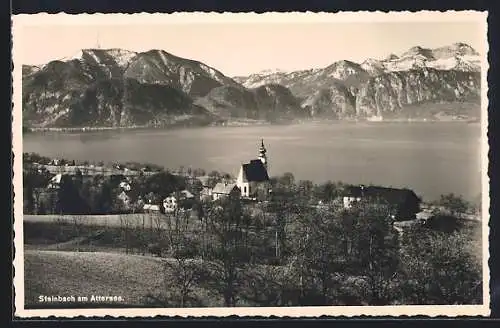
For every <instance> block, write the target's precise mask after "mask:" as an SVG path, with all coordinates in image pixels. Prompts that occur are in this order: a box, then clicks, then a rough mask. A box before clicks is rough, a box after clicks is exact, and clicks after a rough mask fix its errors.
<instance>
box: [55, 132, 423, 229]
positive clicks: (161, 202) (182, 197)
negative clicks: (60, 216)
mask: <svg viewBox="0 0 500 328" xmlns="http://www.w3.org/2000/svg"><path fill="white" fill-rule="evenodd" d="M63 176H64V174H61V173H59V174H56V175H55V176H54V177H52V179H51V180H50V182H49V185H48V189H52V190H54V189H57V188H58V187H59V185H60V183H61V181H62V178H63ZM117 179H118V181H117V183H118V187H119V190H120V192H119V194H118V196H117V197H118V199H119V200H120V201H121V202H122V203H123V204H124V207H125V208H131V207H132V204H131V203H132V202H131V197H130V196H129V195H130V193H131V190H132V188H133V184H132V182H131V179H130V177H129V176H126V175H119V176H117ZM189 179H190V180H191V182H193V180H195V181H194V182H196V184H197V185H198V186H200V188H197V189H196V191H194V190H181V191H176V192H173V193H172V194H170V195H168V196H167V197H166V198H165V199H158V198H157V196H156V195H154V194H153V193H149V194H146V195H141V196H140V197H139V199H138V201H137V203H138V204H134V206H135V208H137V209H139V210H142V211H144V212H164V213H173V212H175V211H176V210H177V209H189V208H191V207H192V205H193V204H194V203H196V202H198V201H201V202H208V201H217V200H220V199H223V198H228V197H229V198H241V199H245V200H248V201H260V200H265V199H268V197H269V196H270V195H271V193H272V190H271V183H270V175H269V159H268V156H267V149H266V147H265V145H264V140H261V143H260V147H259V149H258V156H257V158H255V159H252V160H250V161H249V162H246V163H242V164H241V165H240V167H239V171H238V175H237V177H236V178H235V179H232V180H231V179H221V181H218V182H217V183H216V184H215V185H214V184H213V182H211V179H210V177H208V176H199V177H189ZM188 185H191V186H192V185H193V183H190V184H188ZM188 189H189V188H188ZM363 199H377V200H379V201H382V202H385V203H387V204H388V205H390V206H391V208H393V211H392V216H393V217H394V218H395V219H396V220H412V219H415V218H418V215H420V216H421V215H422V212H420V204H421V200H420V198H419V197H418V196H417V195H416V194H415V193H414V192H413V191H412V190H409V189H396V188H385V187H377V186H363V185H360V186H348V187H345V188H344V190H343V194H342V196H341V198H340V199H339V200H340V201H341V206H342V207H343V208H344V209H349V208H351V207H353V205H354V204H355V203H357V202H360V201H361V200H363ZM417 214H418V215H417Z"/></svg>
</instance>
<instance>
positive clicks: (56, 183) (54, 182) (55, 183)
mask: <svg viewBox="0 0 500 328" xmlns="http://www.w3.org/2000/svg"><path fill="white" fill-rule="evenodd" d="M62 177H63V175H62V174H61V173H58V174H56V175H54V176H53V177H52V178H51V179H50V181H49V184H48V186H47V188H48V189H59V187H60V186H61V181H62Z"/></svg>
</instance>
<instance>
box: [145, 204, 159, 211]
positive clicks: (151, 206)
mask: <svg viewBox="0 0 500 328" xmlns="http://www.w3.org/2000/svg"><path fill="white" fill-rule="evenodd" d="M142 210H143V211H144V212H145V213H160V212H161V209H160V205H156V204H144V206H143V207H142Z"/></svg>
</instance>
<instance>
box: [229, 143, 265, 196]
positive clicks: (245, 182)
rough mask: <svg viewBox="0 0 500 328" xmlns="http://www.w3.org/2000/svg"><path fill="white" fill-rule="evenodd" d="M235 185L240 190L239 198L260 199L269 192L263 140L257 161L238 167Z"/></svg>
mask: <svg viewBox="0 0 500 328" xmlns="http://www.w3.org/2000/svg"><path fill="white" fill-rule="evenodd" d="M236 185H237V186H238V188H239V189H240V190H241V197H243V198H250V199H258V198H259V199H262V198H265V197H267V196H268V194H269V192H270V179H269V161H268V158H267V150H266V147H265V146H264V140H261V145H260V148H259V157H258V159H253V160H251V161H250V162H249V163H244V164H242V165H241V167H240V171H239V174H238V177H237V179H236Z"/></svg>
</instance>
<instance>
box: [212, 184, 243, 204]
mask: <svg viewBox="0 0 500 328" xmlns="http://www.w3.org/2000/svg"><path fill="white" fill-rule="evenodd" d="M240 195H241V191H240V188H238V186H237V185H236V184H235V183H226V182H219V183H218V184H216V185H215V187H214V189H212V199H213V200H218V199H221V198H225V197H230V196H234V197H239V196H240Z"/></svg>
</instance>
